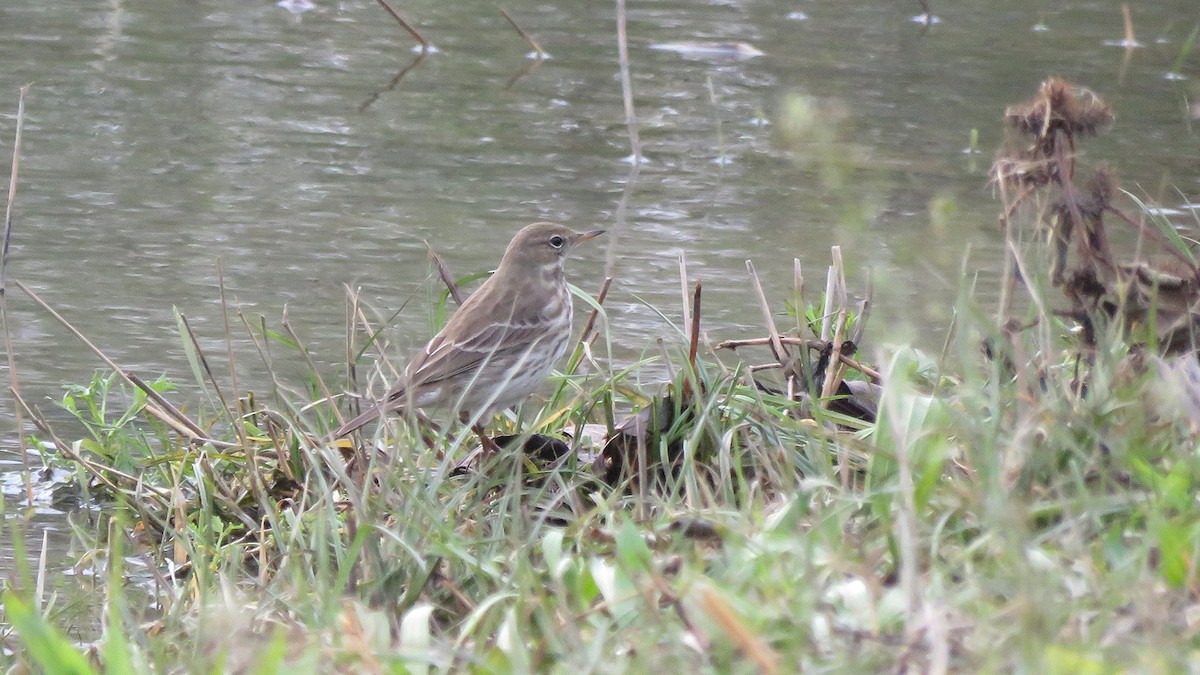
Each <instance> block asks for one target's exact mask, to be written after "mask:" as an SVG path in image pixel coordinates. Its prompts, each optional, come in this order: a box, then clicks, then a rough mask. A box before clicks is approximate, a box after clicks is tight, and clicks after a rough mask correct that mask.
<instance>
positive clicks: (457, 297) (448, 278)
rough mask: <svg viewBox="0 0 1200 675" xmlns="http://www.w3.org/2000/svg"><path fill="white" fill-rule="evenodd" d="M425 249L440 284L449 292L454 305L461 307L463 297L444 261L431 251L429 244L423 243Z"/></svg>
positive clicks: (435, 252)
mask: <svg viewBox="0 0 1200 675" xmlns="http://www.w3.org/2000/svg"><path fill="white" fill-rule="evenodd" d="M425 248H427V249H429V259H430V260H431V261H433V267H434V269H436V270H437V273H438V276H439V277H441V279H442V283H443V284H446V288H447V290H449V291H450V297H452V298H454V302H455V304H457V305H458V306H460V307H461V306H462V304H463V296H462V291H460V290H459V289H458V283H457V282H455V281H454V275H452V274H451V273H450V268H449V267H447V266H446V261H444V260H442V256H440V255H438V254H437V251H434V250H433V247H432V246H430V245H429V242H428V241H427V242H425Z"/></svg>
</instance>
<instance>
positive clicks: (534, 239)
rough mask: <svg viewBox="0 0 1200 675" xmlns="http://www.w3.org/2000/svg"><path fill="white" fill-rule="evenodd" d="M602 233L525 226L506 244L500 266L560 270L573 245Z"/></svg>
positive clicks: (561, 227)
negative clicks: (506, 248)
mask: <svg viewBox="0 0 1200 675" xmlns="http://www.w3.org/2000/svg"><path fill="white" fill-rule="evenodd" d="M603 233H604V230H588V231H587V232H576V231H575V230H572V229H571V228H569V227H563V226H562V225H558V224H555V223H534V224H532V225H526V226H525V227H524V228H523V229H522V230H521V231H520V232H518V233H517V235H516V236H515V237H513V239H512V242H510V243H509V245H508V250H506V251H505V252H504V258H503V260H501V261H500V267H501V269H504V268H506V267H507V268H509V269H512V270H524V271H526V272H532V271H534V270H539V271H540V270H552V269H555V268H558V269H561V268H562V264H563V259H564V258H565V257H566V255H567V252H569V251H570V250H571V249H572V248H573V247H574V246H575V245H576V244H578V243H580V242H583V241H587V240H588V239H592V238H594V237H596V236H599V235H601V234H603Z"/></svg>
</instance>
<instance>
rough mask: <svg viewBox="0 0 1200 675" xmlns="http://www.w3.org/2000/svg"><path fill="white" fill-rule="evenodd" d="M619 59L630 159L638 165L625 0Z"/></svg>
mask: <svg viewBox="0 0 1200 675" xmlns="http://www.w3.org/2000/svg"><path fill="white" fill-rule="evenodd" d="M617 60H618V62H619V63H620V68H621V98H622V100H623V101H624V102H625V126H626V127H627V128H628V129H629V145H630V148H632V150H633V154H632V155H631V156H630V159H631V160H632V161H633V164H634V165H635V166H636V165H638V164H641V163H642V142H641V140H640V139H639V138H638V130H637V121H636V118H635V117H634V114H633V83H632V80H631V79H630V77H629V40H628V39H627V38H626V34H625V0H617Z"/></svg>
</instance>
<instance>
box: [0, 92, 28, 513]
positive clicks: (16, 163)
mask: <svg viewBox="0 0 1200 675" xmlns="http://www.w3.org/2000/svg"><path fill="white" fill-rule="evenodd" d="M28 92H29V85H28V84H27V85H25V86H23V87H21V89H20V90H19V92H18V95H17V130H16V132H15V134H14V135H13V156H12V169H11V170H10V171H9V174H8V204H7V206H5V208H4V249H3V251H2V252H0V321H2V322H3V323H4V351H5V355H6V356H7V359H8V386H9V389H11V390H12V392H13V395H14V396H19V394H20V392H21V382H20V379H19V378H18V377H17V362H16V356H15V354H14V351H13V341H12V331H10V330H9V327H8V285H7V279H8V247H9V244H11V243H12V232H13V205H14V204H16V202H17V175H18V173H19V172H20V168H21V131H22V130H23V129H24V127H25V94H27V93H28ZM14 417H15V418H16V419H15V423H16V429H17V450H18V452H20V453H21V464H22V468H23V469H24V470H25V501H26V503H27V504H28V505H29V506H30V507H32V506H33V473H32V472H33V468H32V467H31V466H30V465H29V448H28V447H27V446H26V444H25V434H24V432H23V427H24V426H25V420H24V419H22V417H21V408H20V407H17V409H16V415H14Z"/></svg>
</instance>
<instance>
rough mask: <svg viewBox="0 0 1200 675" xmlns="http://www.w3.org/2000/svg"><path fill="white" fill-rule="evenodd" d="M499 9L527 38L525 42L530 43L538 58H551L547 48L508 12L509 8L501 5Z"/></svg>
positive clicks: (519, 33) (522, 35)
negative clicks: (543, 47)
mask: <svg viewBox="0 0 1200 675" xmlns="http://www.w3.org/2000/svg"><path fill="white" fill-rule="evenodd" d="M499 9H500V14H501V15H502V16H504V18H505V19H507V20H508V23H509V24H510V25H511V26H512V27H513V28H515V29H516V30H517V34H518V35H520V36H521V38H522V39H524V40H525V42H527V43H529V46H530V47H533V51H534V53H535V54H537V58H538V59H540V60H544V59H548V58H550V54H549V52H547V51H546V50H545V49H542V46H541V45H540V44H538V41H537V40H535V39H533V36H532V35H530V34H529V33H528V32H526V31H525V29H524V28H521V26H520V25H519V24H518V23H517V22H516V20H515V19H513V18H512V15H510V14H509V13H508V10H506V9H504V8H503V7H500V8H499Z"/></svg>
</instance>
